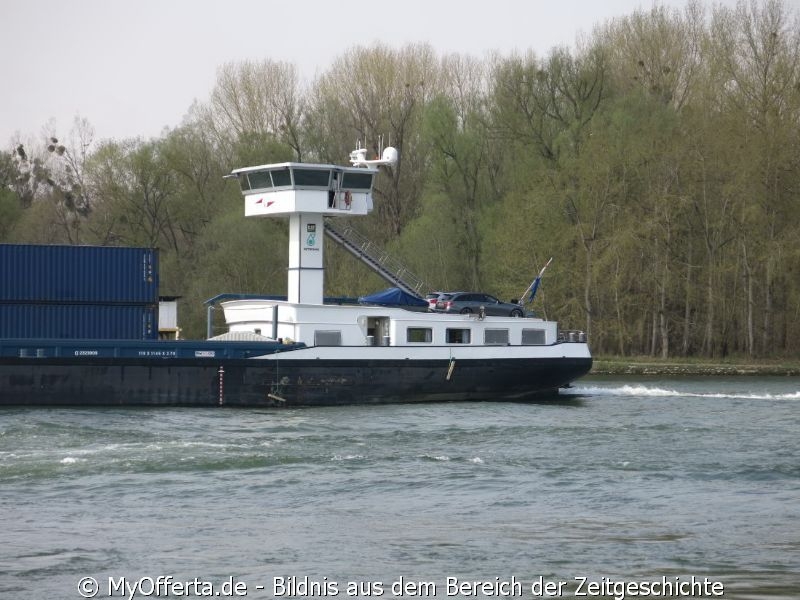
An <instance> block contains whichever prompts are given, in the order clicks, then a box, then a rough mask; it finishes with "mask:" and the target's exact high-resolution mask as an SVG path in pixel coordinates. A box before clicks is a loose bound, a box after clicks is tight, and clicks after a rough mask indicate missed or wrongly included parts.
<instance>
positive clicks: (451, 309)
mask: <svg viewBox="0 0 800 600" xmlns="http://www.w3.org/2000/svg"><path fill="white" fill-rule="evenodd" d="M429 302H430V300H429ZM481 307H483V309H484V314H486V315H489V316H493V317H523V316H525V309H524V308H523V307H522V305H520V304H517V303H514V302H501V301H500V300H498V299H497V298H495V297H494V296H492V295H490V294H483V293H480V292H455V293H452V294H442V295H441V296H440V297H439V298H438V299H437V300H436V308H435V309H434V310H436V312H445V313H461V314H470V313H474V314H480V312H481Z"/></svg>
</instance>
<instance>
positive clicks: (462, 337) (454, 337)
mask: <svg viewBox="0 0 800 600" xmlns="http://www.w3.org/2000/svg"><path fill="white" fill-rule="evenodd" d="M470 333H471V332H470V330H469V329H446V330H445V338H444V341H445V342H446V343H448V344H469V343H470Z"/></svg>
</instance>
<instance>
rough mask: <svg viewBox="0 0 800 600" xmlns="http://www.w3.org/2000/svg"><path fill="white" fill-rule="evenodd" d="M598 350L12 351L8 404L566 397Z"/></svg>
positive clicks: (2, 369) (2, 370)
mask: <svg viewBox="0 0 800 600" xmlns="http://www.w3.org/2000/svg"><path fill="white" fill-rule="evenodd" d="M591 365H592V359H591V357H558V358H551V357H548V358H508V359H503V358H493V359H463V360H462V359H460V360H458V361H453V360H441V359H432V360H424V359H423V360H409V359H407V358H406V359H389V360H371V359H363V358H362V359H358V360H356V359H343V360H336V359H320V358H309V359H293V360H274V359H273V360H258V359H223V360H220V359H213V358H212V359H197V358H193V359H181V358H169V359H163V358H162V359H150V358H148V359H120V358H89V359H87V358H78V357H51V358H47V357H40V358H34V357H19V358H9V357H5V358H3V359H2V363H0V406H187V407H189V406H191V407H219V406H227V407H264V406H279V407H291V406H336V405H347V404H384V403H397V402H444V401H476V400H494V401H502V400H507V401H525V400H531V399H537V398H541V397H542V396H547V395H553V394H557V391H558V388H559V387H562V386H565V385H567V384H569V383H570V382H571V381H573V380H575V379H577V378H578V377H580V376H582V375H584V374H586V373H587V372H588V371H589V369H590V368H591Z"/></svg>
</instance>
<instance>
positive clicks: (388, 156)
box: [381, 146, 397, 164]
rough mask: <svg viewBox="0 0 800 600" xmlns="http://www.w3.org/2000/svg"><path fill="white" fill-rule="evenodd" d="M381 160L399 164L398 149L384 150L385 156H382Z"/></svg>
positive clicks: (389, 148)
mask: <svg viewBox="0 0 800 600" xmlns="http://www.w3.org/2000/svg"><path fill="white" fill-rule="evenodd" d="M381 160H384V161H386V162H388V163H391V164H395V163H396V162H397V148H393V147H392V146H388V147H387V148H386V149H384V151H383V154H382V155H381Z"/></svg>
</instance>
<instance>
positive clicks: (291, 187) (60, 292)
mask: <svg viewBox="0 0 800 600" xmlns="http://www.w3.org/2000/svg"><path fill="white" fill-rule="evenodd" d="M396 161H397V152H396V150H394V149H393V148H387V149H386V150H385V151H384V152H383V153H382V155H381V157H380V158H379V159H375V160H367V158H366V151H365V150H363V149H357V150H355V151H354V152H353V153H351V156H350V165H349V166H340V165H334V164H309V163H295V162H287V163H277V164H269V165H260V166H255V167H246V168H241V169H236V170H234V171H232V172H231V173H230V174H229V175H227V176H226V177H228V178H231V179H234V180H236V181H238V183H239V185H240V188H241V191H242V194H243V197H244V213H245V216H246V217H253V218H282V219H285V220H288V227H289V264H288V270H287V272H288V287H287V292H288V295H287V297H286V298H275V297H240V296H236V295H222V296H220V297H217V298H215V299H212V302H210V303H209V306H210V307H211V306H214V305H217V304H218V305H219V306H221V308H222V310H223V311H224V316H225V321H226V324H227V327H228V332H227V333H226V334H223V335H222V336H217V337H211V336H210V333H209V336H208V339H205V340H176V339H171V340H163V339H158V326H157V323H156V321H157V301H158V296H157V293H158V269H157V258H158V256H157V252H156V251H155V250H152V249H143V248H140V249H122V248H94V247H76V246H72V247H69V246H62V247H50V246H28V247H24V246H19V247H8V246H6V247H5V248H3V247H0V261H2V262H0V264H2V266H3V267H4V271H5V272H6V273H7V274H8V273H11V272H12V271H13V269H18V270H19V269H23V270H26V274H25V277H19V278H16V279H15V280H14V281H8V280H5V281H3V290H2V292H0V315H1V316H0V326H2V327H1V328H0V405H4V406H196V407H200V406H206V407H211V406H231V407H262V406H277V407H290V406H325V405H344V404H364V403H390V402H392V403H394V402H439V401H476V400H487V401H527V400H533V399H539V398H542V397H547V396H550V397H552V396H557V394H558V390H559V389H560V388H562V387H564V386H568V385H569V384H570V383H571V382H572V381H574V380H575V379H577V378H579V377H581V376H582V375H584V374H586V373H587V372H588V371H589V370H590V368H591V365H592V358H591V353H590V351H589V347H588V344H587V340H586V336H585V334H584V333H583V332H580V331H562V330H560V329H559V326H558V323H557V322H555V321H547V320H543V319H541V318H538V317H536V316H535V315H533V313H530V312H523V311H522V310H515V311H513V316H512V314H509V315H507V316H490V315H489V314H487V313H488V312H490V311H487V310H485V309H486V308H491V307H481V308H480V309H479V310H478V311H476V312H469V313H465V314H444V313H441V312H435V311H430V310H429V309H428V303H427V302H426V301H425V300H423V299H422V298H421V285H422V283H421V282H419V281H418V280H416V278H414V277H413V276H412V275H411V274H410V272H408V271H407V270H406V269H404V268H402V267H401V266H400V265H398V264H396V263H394V262H392V261H391V260H389V259H388V258H387V257H386V256H385V255H381V254H376V252H375V250H374V246H372V245H371V244H369V243H366V242H365V241H364V240H363V239H362V238H361V237H359V236H358V235H357V234H356V232H355V230H353V229H352V228H350V227H348V226H347V225H341V224H340V223H339V222H349V219H348V220H344V219H342V218H343V217H350V218H352V217H358V216H364V215H367V214H369V213H370V212H371V210H372V207H373V198H372V188H373V183H374V180H375V177H376V176H377V175H378V173H379V170H380V169H381V168H383V167H388V168H392V167H393V166H394V165H395V163H396ZM325 236H327V237H328V238H329V239H330V240H332V241H333V242H336V243H338V244H340V245H341V246H342V247H344V248H345V249H346V250H348V251H349V252H350V253H351V254H353V255H354V256H355V257H357V258H359V259H360V260H362V261H364V262H365V263H366V264H367V265H369V266H370V267H372V268H373V269H375V271H376V272H378V273H379V274H380V275H381V276H382V277H383V278H384V279H386V280H387V281H388V282H390V283H391V284H392V285H393V287H392V288H391V289H392V291H393V292H395V293H392V294H384V295H377V296H375V297H364V298H361V299H359V301H358V302H353V303H346V302H342V301H341V300H333V299H326V298H325V297H324V296H323V288H324V285H323V282H324V266H323V265H324V262H323V257H324V238H325ZM54 248H55V249H54ZM54 255H57V257H58V259H57V260H54V259H53V256H54ZM101 257H105V258H101ZM6 279H8V277H6ZM19 280H24V281H25V282H26V284H25V285H22V286H20V285H19V284H18V281H19ZM92 282H96V283H92ZM26 286H27V287H26ZM44 292H47V293H44ZM520 314H523V316H519V315H520ZM209 322H210V321H209ZM209 330H210V326H209Z"/></svg>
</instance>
